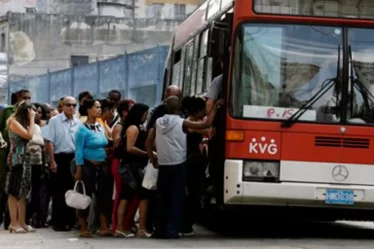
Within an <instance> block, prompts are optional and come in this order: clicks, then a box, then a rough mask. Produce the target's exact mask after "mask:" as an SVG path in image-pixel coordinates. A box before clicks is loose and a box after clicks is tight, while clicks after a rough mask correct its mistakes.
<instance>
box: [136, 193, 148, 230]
mask: <svg viewBox="0 0 374 249" xmlns="http://www.w3.org/2000/svg"><path fill="white" fill-rule="evenodd" d="M147 213H148V200H147V199H145V200H141V201H140V204H139V230H138V234H137V236H138V237H149V236H150V234H149V233H148V231H147V230H146V228H147Z"/></svg>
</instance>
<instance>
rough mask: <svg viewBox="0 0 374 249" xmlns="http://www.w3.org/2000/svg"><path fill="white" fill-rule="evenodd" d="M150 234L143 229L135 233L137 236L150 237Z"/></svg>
mask: <svg viewBox="0 0 374 249" xmlns="http://www.w3.org/2000/svg"><path fill="white" fill-rule="evenodd" d="M151 236H152V234H151V233H147V232H146V231H145V230H138V232H137V233H136V237H138V238H150V237H151Z"/></svg>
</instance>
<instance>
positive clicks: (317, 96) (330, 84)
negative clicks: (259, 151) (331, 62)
mask: <svg viewBox="0 0 374 249" xmlns="http://www.w3.org/2000/svg"><path fill="white" fill-rule="evenodd" d="M337 63H338V65H337V72H336V77H335V78H331V79H327V80H325V81H324V82H323V83H322V87H321V89H320V90H319V91H318V92H317V93H316V94H314V95H313V96H312V97H311V98H310V99H309V100H308V101H307V102H305V103H304V104H303V105H302V106H301V107H300V108H299V110H298V111H297V112H295V113H294V114H293V115H292V116H291V117H289V118H288V119H287V120H285V121H283V122H282V124H281V127H282V128H289V127H291V126H292V125H293V124H294V123H295V122H296V121H297V120H299V119H300V118H301V116H303V115H304V113H305V112H306V111H307V110H309V108H310V107H311V106H312V105H313V104H314V103H316V102H317V100H319V99H320V98H321V97H322V96H323V95H325V94H326V93H327V92H328V91H329V90H330V89H331V88H332V87H333V86H339V84H337V83H339V80H340V79H339V69H340V44H339V46H338V61H337ZM337 95H339V94H338V93H337ZM336 103H337V104H338V101H337V102H336Z"/></svg>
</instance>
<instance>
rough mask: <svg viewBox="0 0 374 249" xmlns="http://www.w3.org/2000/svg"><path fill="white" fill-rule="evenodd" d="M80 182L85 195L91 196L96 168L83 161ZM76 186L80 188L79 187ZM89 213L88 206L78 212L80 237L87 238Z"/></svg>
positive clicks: (94, 183)
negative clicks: (83, 187)
mask: <svg viewBox="0 0 374 249" xmlns="http://www.w3.org/2000/svg"><path fill="white" fill-rule="evenodd" d="M82 182H83V184H84V186H85V189H86V195H87V196H92V194H93V192H94V190H95V185H96V166H95V165H93V164H91V163H90V162H88V161H85V162H84V165H83V166H82ZM78 186H79V187H81V186H80V185H78ZM89 212H90V206H88V207H87V208H86V209H85V210H80V211H79V212H78V220H79V225H80V232H81V236H87V235H88V234H89V232H88V224H87V217H88V215H89Z"/></svg>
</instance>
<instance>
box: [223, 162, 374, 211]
mask: <svg viewBox="0 0 374 249" xmlns="http://www.w3.org/2000/svg"><path fill="white" fill-rule="evenodd" d="M224 177H225V180H224V201H225V204H234V205H256V206H257V205H270V206H300V207H326V208H329V207H332V208H348V209H374V186H364V185H341V184H322V183H301V182H300V183H298V182H277V183H275V182H273V183H268V182H253V181H243V161H242V160H226V161H225V175H224ZM327 189H341V190H353V191H354V195H355V197H354V204H353V205H341V204H339V205H336V204H326V203H325V198H326V190H327Z"/></svg>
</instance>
